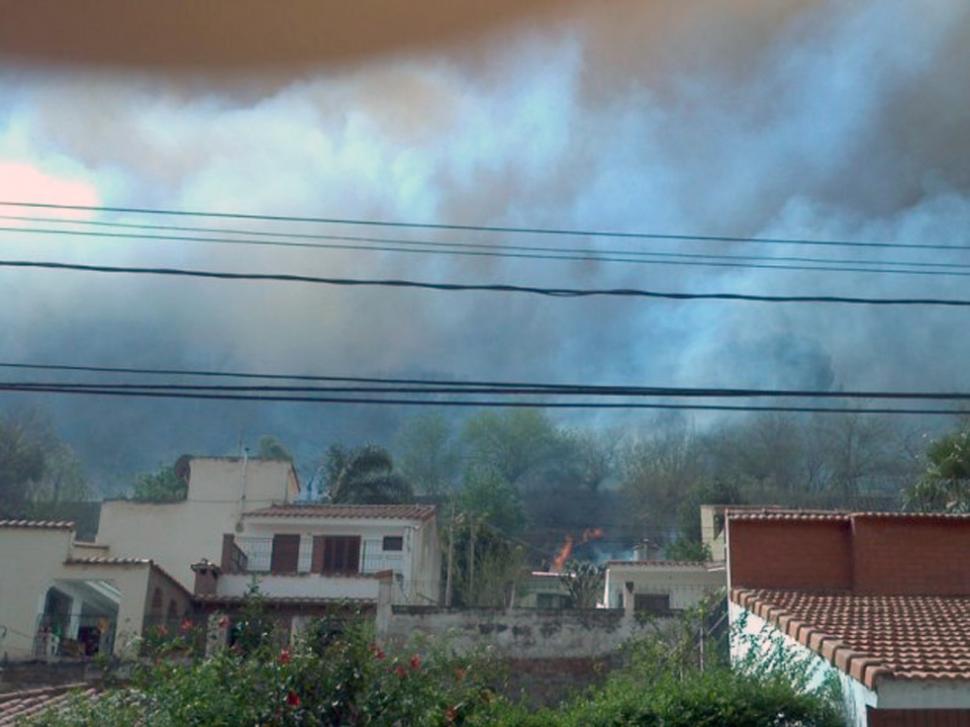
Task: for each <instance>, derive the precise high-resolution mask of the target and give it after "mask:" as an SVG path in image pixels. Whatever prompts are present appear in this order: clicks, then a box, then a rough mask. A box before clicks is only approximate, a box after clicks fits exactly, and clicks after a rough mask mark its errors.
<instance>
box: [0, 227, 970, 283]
mask: <svg viewBox="0 0 970 727" xmlns="http://www.w3.org/2000/svg"><path fill="white" fill-rule="evenodd" d="M0 219H13V220H22V221H37V222H59V223H67V224H75V225H77V224H83V225H96V226H102V227H112V228H118V227H120V228H136V229H149V230H156V231H182V232H202V233H207V234H210V235H211V234H224V235H248V236H261V239H243V240H240V239H236V238H232V237H229V238H226V237H199V236H196V235H152V234H145V233H132V232H129V233H112V232H95V231H90V230H66V229H62V228H56V229H55V228H38V227H26V228H24V227H9V226H0V232H9V233H30V234H43V235H60V236H68V237H87V238H96V239H123V240H127V239H134V240H149V241H151V240H163V241H168V242H189V243H194V244H211V245H245V246H255V247H288V248H299V249H318V250H320V249H322V250H359V251H365V252H393V253H405V254H415V255H459V256H473V257H497V258H515V259H531V260H563V261H567V262H576V261H579V262H607V263H632V264H641V265H646V264H650V265H679V266H690V267H733V268H752V269H766V270H771V269H775V270H797V271H808V272H811V271H826V272H846V273H890V274H899V275H955V276H961V277H966V276H970V272H966V271H967V270H968V269H970V264H962V263H952V262H924V261H916V260H846V259H840V258H817V257H800V256H779V257H773V256H766V255H720V254H705V253H683V252H659V251H644V250H589V249H586V250H584V249H581V248H575V247H548V246H542V245H540V246H534V245H507V244H501V243H466V242H444V241H432V240H407V239H402V238H387V237H366V236H357V235H324V234H309V233H287V232H275V231H273V232H258V231H255V230H240V229H226V228H206V227H187V226H181V225H144V224H128V223H122V222H102V221H96V220H91V221H76V220H63V219H62V220H52V219H50V218H44V217H24V216H19V215H0ZM273 238H287V239H273ZM290 238H298V239H303V240H306V239H311V240H337V241H341V240H342V241H348V242H364V243H368V244H366V245H351V244H333V243H321V242H294V241H292V239H290ZM387 245H392V246H393V247H387ZM425 248H432V249H425ZM509 251H513V252H509ZM514 251H521V252H514ZM617 255H621V256H627V257H616V256H617ZM760 263H763V264H760ZM790 263H808V264H790ZM863 265H870V266H872V265H875V266H892V267H891V268H889V269H883V267H876V268H872V267H859V266H863ZM895 268H904V269H895ZM908 268H925V269H915V270H914V269H908ZM953 271H960V272H953Z"/></svg>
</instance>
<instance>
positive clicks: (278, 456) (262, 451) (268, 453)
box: [257, 434, 293, 462]
mask: <svg viewBox="0 0 970 727" xmlns="http://www.w3.org/2000/svg"><path fill="white" fill-rule="evenodd" d="M257 456H258V457H259V458H260V459H275V460H281V461H284V462H292V461H293V455H292V454H290V450H288V449H287V448H286V447H285V446H284V445H283V443H282V442H281V441H280V440H279V439H277V438H276V437H274V436H271V435H269V434H267V435H265V436H263V437H260V438H259V449H258V451H257Z"/></svg>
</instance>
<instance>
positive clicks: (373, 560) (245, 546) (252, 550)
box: [235, 535, 404, 573]
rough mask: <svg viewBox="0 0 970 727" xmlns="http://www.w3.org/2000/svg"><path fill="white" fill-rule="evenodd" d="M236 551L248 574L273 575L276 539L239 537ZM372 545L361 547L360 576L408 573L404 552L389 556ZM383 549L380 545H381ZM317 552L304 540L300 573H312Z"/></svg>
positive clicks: (311, 544)
mask: <svg viewBox="0 0 970 727" xmlns="http://www.w3.org/2000/svg"><path fill="white" fill-rule="evenodd" d="M235 544H236V547H238V548H239V550H240V551H241V552H242V553H243V554H244V555H245V570H243V571H240V572H244V573H269V572H270V571H271V569H272V562H273V538H272V536H259V535H237V536H236V538H235ZM368 545H369V543H368V542H367V541H364V542H362V543H361V558H360V572H361V573H379V572H380V571H385V570H391V571H394V572H395V573H402V572H403V570H404V554H403V553H400V552H385V551H382V550H380V549H377V550H376V552H375V551H374V550H372V549H371V548H368ZM378 545H379V544H378ZM312 552H313V540H312V538H307V537H303V538H301V539H300V551H299V558H298V561H297V572H298V573H309V572H310V569H311V558H312Z"/></svg>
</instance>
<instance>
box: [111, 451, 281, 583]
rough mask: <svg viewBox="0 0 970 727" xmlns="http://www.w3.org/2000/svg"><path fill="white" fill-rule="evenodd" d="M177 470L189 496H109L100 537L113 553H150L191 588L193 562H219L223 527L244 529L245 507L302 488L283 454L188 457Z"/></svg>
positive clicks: (139, 555) (251, 507)
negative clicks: (155, 498) (172, 499)
mask: <svg viewBox="0 0 970 727" xmlns="http://www.w3.org/2000/svg"><path fill="white" fill-rule="evenodd" d="M176 473H177V474H178V475H179V476H180V477H182V478H183V479H184V480H185V481H186V482H187V484H188V494H187V496H186V498H185V499H184V500H179V501H176V502H164V503H163V502H136V501H134V500H125V499H119V500H105V502H104V503H103V505H102V507H101V521H100V523H99V525H98V535H97V543H98V544H99V545H103V546H107V547H108V548H109V549H110V552H111V555H112V556H114V557H128V558H151V559H152V560H153V561H154V562H156V563H158V564H159V565H160V566H161V567H162V568H164V569H165V570H166V571H167V572H169V573H171V574H172V575H173V576H174V577H175V578H176V579H178V581H179V582H180V583H181V584H182V585H183V586H185V587H186V588H188V589H191V588H192V587H193V583H194V580H195V579H194V575H193V573H192V569H191V565H192V564H193V563H195V562H197V561H199V560H201V559H203V558H205V559H208V560H210V561H212V562H215V563H218V562H219V559H220V557H221V554H222V535H223V533H231V532H236V531H237V530H241V529H242V527H243V518H244V516H245V515H246V513H248V512H251V511H253V510H260V509H263V508H266V507H268V506H270V505H273V504H278V503H287V502H293V501H294V500H295V499H296V498H297V496H298V495H299V494H300V480H299V478H298V477H297V474H296V470H294V469H293V465H292V464H291V463H289V462H286V461H281V460H263V459H253V458H251V457H183V458H181V459H180V460H179V462H178V463H177V465H176Z"/></svg>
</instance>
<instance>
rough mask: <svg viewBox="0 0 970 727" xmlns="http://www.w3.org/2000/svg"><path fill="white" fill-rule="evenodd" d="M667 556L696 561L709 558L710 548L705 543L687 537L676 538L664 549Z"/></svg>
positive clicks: (672, 558) (703, 560) (674, 558)
mask: <svg viewBox="0 0 970 727" xmlns="http://www.w3.org/2000/svg"><path fill="white" fill-rule="evenodd" d="M666 552H667V558H669V559H670V560H684V561H694V562H698V563H702V562H707V561H709V560H711V549H710V548H709V547H708V546H707V544H706V543H701V542H699V541H697V540H688V539H687V538H678V539H677V540H675V541H674V542H672V543H671V544H670V545H668V546H667V549H666Z"/></svg>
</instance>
